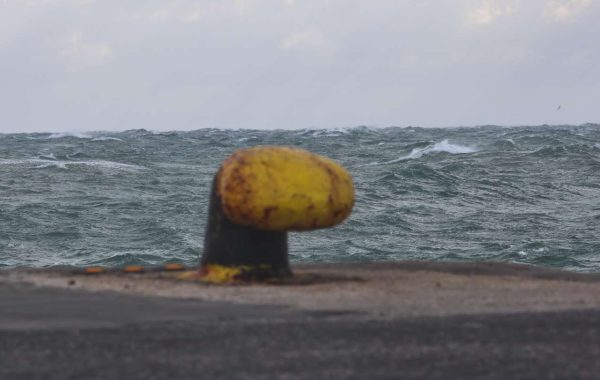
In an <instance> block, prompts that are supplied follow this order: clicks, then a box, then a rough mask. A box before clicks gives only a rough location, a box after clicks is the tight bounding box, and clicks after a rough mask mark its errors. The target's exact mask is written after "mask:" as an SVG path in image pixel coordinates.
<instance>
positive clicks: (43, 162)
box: [0, 158, 147, 170]
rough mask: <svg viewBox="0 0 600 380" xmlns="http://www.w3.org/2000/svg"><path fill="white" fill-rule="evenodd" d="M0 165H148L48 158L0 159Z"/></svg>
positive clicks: (131, 167)
mask: <svg viewBox="0 0 600 380" xmlns="http://www.w3.org/2000/svg"><path fill="white" fill-rule="evenodd" d="M0 165H36V166H34V167H33V168H34V169H43V168H49V167H56V168H60V169H67V168H68V166H91V167H98V168H106V169H117V170H145V169H147V168H146V167H143V166H138V165H131V164H124V163H121V162H113V161H105V160H92V161H66V160H56V161H52V160H48V159H42V158H25V159H0Z"/></svg>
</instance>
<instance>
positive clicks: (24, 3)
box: [0, 0, 93, 8]
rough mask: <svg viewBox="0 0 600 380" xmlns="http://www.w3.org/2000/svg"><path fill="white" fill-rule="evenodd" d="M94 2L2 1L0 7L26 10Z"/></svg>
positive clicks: (87, 0) (52, 0) (89, 0)
mask: <svg viewBox="0 0 600 380" xmlns="http://www.w3.org/2000/svg"><path fill="white" fill-rule="evenodd" d="M92 1H93V0H2V1H0V6H2V5H6V6H20V7H26V8H34V7H47V6H73V5H74V6H84V5H89V4H91V3H92Z"/></svg>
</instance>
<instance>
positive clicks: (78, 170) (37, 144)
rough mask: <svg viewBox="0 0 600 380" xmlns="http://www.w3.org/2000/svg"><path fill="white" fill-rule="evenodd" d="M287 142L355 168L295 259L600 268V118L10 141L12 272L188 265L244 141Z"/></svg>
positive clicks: (6, 150) (2, 260)
mask: <svg viewBox="0 0 600 380" xmlns="http://www.w3.org/2000/svg"><path fill="white" fill-rule="evenodd" d="M261 144H276V145H290V146H296V147H301V148H305V149H308V150H311V151H314V152H316V153H319V154H323V155H326V156H329V157H331V158H333V159H335V160H337V161H339V162H341V163H342V164H343V165H345V166H346V167H347V168H348V169H349V171H350V172H351V173H352V175H353V177H354V181H355V186H356V195H357V202H356V206H355V209H354V212H353V214H352V216H351V217H350V219H349V220H348V221H347V222H345V223H344V224H343V225H341V226H339V227H336V228H334V229H328V230H320V231H314V232H308V233H295V234H291V236H290V246H291V252H290V253H291V255H292V259H293V260H295V261H375V260H404V259H418V260H500V261H510V262H522V263H532V264H540V265H547V266H554V267H561V268H567V269H571V270H582V271H599V270H600V227H599V223H600V126H598V125H584V126H565V127H549V126H540V127H519V128H500V127H478V128H453V129H421V128H386V129H369V128H352V129H344V130H300V131H249V130H241V131H227V130H216V129H204V130H198V131H193V132H171V133H152V132H148V131H145V130H132V131H125V132H121V133H107V132H98V133H89V134H9V135H0V266H51V265H62V264H67V265H89V264H101V265H110V266H117V265H123V264H129V263H142V264H151V263H162V262H165V261H180V262H184V263H187V264H194V263H196V261H197V259H198V256H199V254H200V253H201V251H202V242H203V233H204V227H205V220H206V213H207V205H208V193H209V186H210V182H211V180H212V176H213V174H214V173H215V171H216V170H217V168H218V165H219V163H220V162H221V161H222V160H223V159H224V158H226V157H227V156H228V155H229V154H231V153H232V152H233V151H234V150H235V149H237V148H241V147H247V146H252V145H261Z"/></svg>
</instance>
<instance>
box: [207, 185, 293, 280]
mask: <svg viewBox="0 0 600 380" xmlns="http://www.w3.org/2000/svg"><path fill="white" fill-rule="evenodd" d="M216 182H217V177H215V180H214V181H213V187H212V191H211V196H210V206H209V211H208V212H209V215H208V225H207V227H206V235H205V238H204V252H203V254H202V259H201V261H200V275H201V277H202V279H203V280H204V281H207V282H215V283H228V282H236V281H260V282H264V281H269V280H277V279H285V278H289V277H292V271H291V269H290V264H289V260H288V242H287V232H286V231H267V230H260V229H257V228H253V227H247V226H241V225H239V224H235V223H233V222H231V221H230V220H229V219H228V218H227V216H226V215H225V214H224V213H223V209H222V204H221V197H220V196H219V194H218V192H217V190H216Z"/></svg>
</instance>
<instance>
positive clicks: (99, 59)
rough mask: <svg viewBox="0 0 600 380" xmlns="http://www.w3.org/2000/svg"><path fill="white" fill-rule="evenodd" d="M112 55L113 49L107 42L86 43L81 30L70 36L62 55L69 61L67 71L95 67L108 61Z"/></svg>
mask: <svg viewBox="0 0 600 380" xmlns="http://www.w3.org/2000/svg"><path fill="white" fill-rule="evenodd" d="M111 55H112V49H111V47H110V45H109V44H107V43H105V42H100V43H86V42H84V41H83V35H82V33H81V32H79V31H77V32H73V33H71V35H70V36H69V39H68V43H67V46H66V47H65V48H64V49H63V50H62V51H61V56H62V57H63V58H64V59H65V61H66V63H67V71H78V70H81V69H84V68H87V67H94V66H98V65H101V64H103V63H104V62H106V61H107V60H108V59H109V58H110V57H111Z"/></svg>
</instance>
